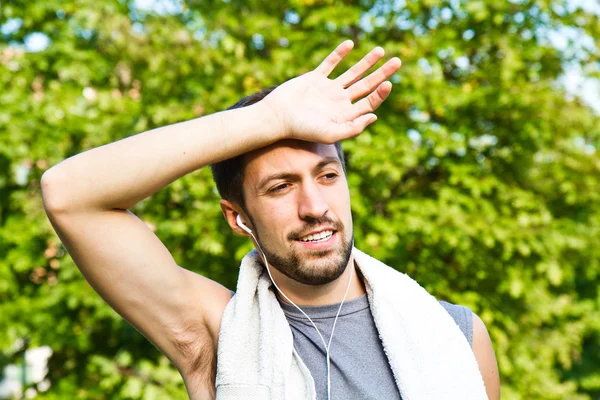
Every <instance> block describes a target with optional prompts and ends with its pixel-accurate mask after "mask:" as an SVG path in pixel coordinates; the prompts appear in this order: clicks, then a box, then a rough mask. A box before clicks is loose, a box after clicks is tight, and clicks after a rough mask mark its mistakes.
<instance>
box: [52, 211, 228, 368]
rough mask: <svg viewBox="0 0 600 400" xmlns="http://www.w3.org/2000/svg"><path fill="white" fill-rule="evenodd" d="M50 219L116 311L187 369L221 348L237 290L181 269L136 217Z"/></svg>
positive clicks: (107, 214)
mask: <svg viewBox="0 0 600 400" xmlns="http://www.w3.org/2000/svg"><path fill="white" fill-rule="evenodd" d="M48 215H49V217H50V220H51V222H52V224H53V225H54V227H55V229H56V231H57V233H58V234H59V236H60V238H61V240H62V241H63V243H64V244H65V246H66V248H67V249H68V251H69V253H70V255H71V257H72V258H73V260H74V261H75V263H76V264H77V266H78V267H79V269H80V270H81V272H82V273H83V275H84V276H85V278H86V279H87V280H88V282H89V283H90V284H91V285H92V287H93V288H94V289H95V290H96V291H97V292H98V293H99V294H100V296H102V298H103V299H104V300H105V301H106V302H107V303H108V304H109V305H110V306H111V307H112V308H113V309H115V310H116V311H117V312H118V313H119V314H121V315H122V316H123V317H124V318H125V319H126V320H127V321H128V322H130V323H131V324H132V325H133V326H134V327H135V328H136V329H138V330H139V331H140V332H141V333H142V334H143V335H144V336H146V337H147V338H148V339H149V340H150V341H152V342H153V343H154V344H155V345H156V346H157V347H158V348H159V349H160V350H161V351H162V352H163V353H164V354H165V355H167V357H169V358H170V359H171V361H173V363H174V364H175V366H176V367H177V368H179V369H180V370H182V369H183V370H187V369H189V368H190V367H191V366H197V365H198V363H199V362H200V363H202V360H198V359H197V358H198V357H206V356H207V354H206V350H207V348H206V347H207V346H210V350H213V349H214V347H215V346H214V344H215V343H216V335H217V333H218V329H219V324H220V317H221V315H222V313H223V310H224V309H225V306H226V304H227V302H228V301H229V299H230V298H231V293H230V292H229V290H227V289H226V288H225V287H223V286H221V285H219V284H218V283H216V282H214V281H211V280H209V279H207V278H205V277H202V276H200V275H198V274H195V273H193V272H190V271H187V270H185V269H183V268H181V267H179V266H178V265H177V264H176V263H175V260H174V259H173V257H172V256H171V254H170V253H169V251H168V250H167V249H166V247H165V246H164V245H163V244H162V242H161V241H160V240H159V239H158V237H157V236H156V235H155V234H154V233H153V232H152V231H151V230H150V229H149V228H148V227H147V226H146V224H145V223H144V222H143V221H141V220H140V219H139V218H137V217H136V216H135V215H133V214H132V213H130V212H129V211H126V210H106V211H89V212H88V211H86V212H73V213H67V212H63V213H51V212H49V213H48ZM201 347H202V348H201Z"/></svg>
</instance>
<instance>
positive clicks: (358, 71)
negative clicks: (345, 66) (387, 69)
mask: <svg viewBox="0 0 600 400" xmlns="http://www.w3.org/2000/svg"><path fill="white" fill-rule="evenodd" d="M384 54H385V51H384V50H383V49H382V48H381V47H375V48H374V49H373V50H371V51H370V52H369V53H368V54H367V55H366V56H364V57H363V58H362V60H360V61H359V62H357V63H356V64H354V65H353V66H352V67H351V68H350V69H349V70H348V71H346V72H344V73H343V74H342V75H340V76H338V77H337V78H336V79H335V82H337V83H339V84H340V85H342V86H343V87H344V89H345V88H347V87H348V86H350V85H352V84H353V83H354V82H356V81H358V80H359V79H360V78H361V77H362V76H363V75H364V73H365V72H367V71H368V70H369V69H371V67H372V66H373V65H375V64H377V63H378V62H379V60H381V57H383V55H384Z"/></svg>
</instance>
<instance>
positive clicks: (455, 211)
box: [0, 0, 600, 400]
mask: <svg viewBox="0 0 600 400" xmlns="http://www.w3.org/2000/svg"><path fill="white" fill-rule="evenodd" d="M0 9H1V10H0V369H3V368H4V367H6V366H9V365H10V366H9V367H7V368H6V369H4V371H5V372H4V376H3V380H2V382H3V383H2V384H0V389H2V387H3V388H4V389H2V390H4V391H5V393H7V391H9V389H7V387H8V386H7V385H9V383H10V382H13V383H14V381H17V382H19V381H20V380H21V379H22V378H23V377H22V376H21V375H20V374H22V368H23V366H24V365H23V360H24V359H26V355H27V354H32V353H31V352H29V353H24V350H25V349H26V348H29V349H38V350H39V349H40V348H41V349H46V352H47V353H48V350H51V356H50V358H49V360H48V368H47V374H46V372H45V371H41V372H40V371H37V372H35V371H32V367H31V366H29V367H27V368H25V372H26V375H27V376H26V379H25V380H26V388H24V389H27V390H28V391H27V393H28V394H29V395H31V396H34V395H36V393H37V396H38V398H42V399H166V398H173V399H178V398H185V397H186V394H185V389H184V386H183V383H182V380H181V378H180V377H179V374H178V373H177V371H176V370H174V369H173V368H172V367H171V366H170V364H169V362H168V360H167V359H166V358H165V357H163V356H161V355H160V353H159V352H158V351H157V350H156V349H155V348H154V347H153V346H152V345H151V344H149V342H147V341H146V340H145V339H144V338H143V337H142V336H141V335H140V334H139V333H138V332H137V331H135V330H134V329H133V328H132V327H131V326H129V325H128V324H127V323H126V322H124V321H123V320H122V319H121V318H120V317H119V316H118V315H116V314H115V313H114V312H113V311H111V310H110V309H109V308H108V306H106V305H105V304H104V303H103V302H102V300H101V299H100V298H99V296H98V295H96V294H95V293H94V292H93V291H92V290H91V288H90V287H89V286H88V284H87V283H86V282H85V281H84V280H83V279H82V277H81V275H80V274H79V272H78V271H77V269H76V267H75V265H74V264H73V261H72V260H71V259H70V258H69V256H68V254H66V252H65V250H64V248H63V246H62V245H61V243H60V241H59V240H58V238H57V236H56V235H55V234H54V232H53V230H52V228H51V226H50V224H49V222H48V221H47V219H46V216H45V214H44V211H43V208H42V203H41V197H40V185H39V180H40V177H41V175H42V173H43V172H44V171H45V170H46V169H48V168H49V167H50V166H52V165H54V164H56V163H58V162H60V161H61V160H63V159H65V158H67V157H69V156H72V155H74V154H77V153H79V152H82V151H84V150H86V149H90V148H92V147H95V146H99V145H102V144H106V143H109V142H111V141H114V140H117V139H120V138H123V137H126V136H129V135H132V134H135V133H139V132H142V131H145V130H148V129H151V128H154V127H158V126H162V125H166V124H171V123H175V122H178V121H182V120H187V119H191V118H195V117H198V116H201V115H205V114H208V113H212V112H215V111H218V110H222V109H223V108H225V107H228V106H230V105H231V104H233V103H234V102H235V101H236V100H237V99H238V98H240V97H241V96H244V95H248V94H250V93H253V92H255V91H257V90H260V89H261V88H264V87H267V86H270V85H273V84H278V83H281V82H283V81H285V80H287V79H289V78H291V77H294V76H296V75H298V74H301V73H303V72H306V71H308V70H310V69H312V68H314V67H315V66H316V65H318V63H319V62H320V60H322V59H323V58H324V57H325V56H326V54H328V53H329V52H330V51H331V50H332V49H333V48H334V47H335V46H336V45H337V44H338V43H340V42H341V41H343V40H344V39H347V38H351V39H353V40H354V41H355V43H356V46H355V50H354V51H353V52H352V53H351V55H350V56H348V59H347V60H346V61H345V63H344V65H343V66H342V67H340V68H338V70H336V72H334V75H335V74H339V73H340V72H341V71H342V69H343V68H345V67H348V66H349V65H351V64H352V63H353V62H355V61H357V60H358V59H359V58H360V57H361V56H362V55H363V54H364V53H365V52H367V51H368V50H370V49H371V48H372V47H374V46H376V45H380V46H382V47H384V49H385V50H386V52H387V56H388V57H391V56H393V55H398V56H399V57H400V58H401V59H402V61H403V67H402V69H401V70H400V72H399V73H398V74H397V75H395V76H394V77H393V78H392V81H393V82H394V84H395V85H394V89H393V92H392V94H391V96H390V98H389V99H388V100H387V102H386V103H384V105H383V106H382V107H381V109H380V110H379V112H378V115H379V121H378V122H377V123H376V124H375V125H373V126H371V127H369V128H368V130H367V131H366V132H364V133H363V134H362V135H361V136H360V137H358V138H357V139H355V140H352V141H348V142H345V143H344V144H343V145H344V149H345V151H346V153H347V157H348V165H349V170H348V176H349V181H350V185H351V193H352V201H353V203H352V209H353V213H354V217H355V229H356V243H357V246H358V247H359V248H361V249H362V250H364V251H366V252H368V253H370V254H372V255H374V256H376V257H378V258H379V259H381V260H383V261H384V262H386V263H388V264H390V265H392V266H394V267H395V268H397V269H398V270H400V271H403V272H407V273H408V274H410V275H411V276H412V277H414V278H415V279H417V280H418V281H419V282H420V283H421V284H422V285H424V286H425V287H426V288H427V289H428V290H430V291H431V292H432V293H433V294H434V295H436V296H437V297H438V298H441V299H446V300H449V301H451V302H454V303H458V304H463V305H466V306H468V307H470V308H471V309H472V310H473V311H474V312H476V313H478V314H479V315H480V316H481V318H482V319H483V320H484V322H485V323H486V324H487V326H488V329H489V331H490V334H491V337H492V340H493V343H494V347H495V351H496V355H497V358H498V363H499V367H500V373H501V380H502V394H503V399H507V400H512V399H582V400H583V399H600V291H599V290H598V282H599V275H600V244H599V243H600V151H599V150H600V147H599V146H600V116H599V115H600V104H599V103H596V105H595V106H594V104H593V101H595V100H594V99H596V100H597V99H598V98H599V97H595V94H598V93H600V86H599V85H598V82H599V80H598V78H600V40H599V39H600V17H599V15H600V5H599V3H598V2H597V0H581V1H564V0H511V1H503V0H471V1H466V0H449V1H443V0H395V1H385V0H380V1H373V0H360V1H350V0H348V1H333V0H295V1H289V2H282V1H275V0H268V1H267V0H262V1H261V0H249V1H238V0H226V1H216V0H215V1H199V0H189V1H172V0H144V1H142V0H135V1H133V0H93V1H92V0H60V1H58V0H45V1H26V0H12V1H10V0H9V1H6V0H0ZM579 83H582V84H583V85H582V86H581V87H578V84H579ZM586 98H587V99H588V101H587V102H586V101H585V99H586ZM599 101H600V100H599ZM590 102H592V103H590ZM115 179H119V177H118V176H115ZM218 200H219V197H218V195H217V193H216V190H215V187H214V184H213V183H212V180H211V177H210V172H209V170H208V169H203V170H199V171H196V172H194V173H192V174H190V175H188V176H186V177H184V178H182V179H180V180H178V181H176V182H175V183H173V184H172V185H170V186H169V187H167V188H166V189H164V190H162V191H161V192H159V193H157V194H156V195H154V196H153V197H151V198H149V199H147V200H145V201H143V202H141V203H140V204H138V205H137V206H136V207H135V208H134V209H133V211H134V212H135V213H136V214H137V215H139V216H140V217H142V218H143V219H144V220H145V221H146V222H147V223H148V225H149V226H151V227H152V228H153V229H154V230H155V231H156V234H157V235H158V236H159V237H160V238H161V239H162V240H163V242H164V243H165V244H166V245H167V247H168V248H169V249H170V250H171V252H172V253H173V255H174V257H175V259H176V261H177V262H178V263H179V264H180V265H182V266H184V267H186V268H189V269H191V270H194V271H197V272H198V273H201V274H203V275H205V276H208V277H210V278H212V279H215V280H217V281H219V282H222V283H223V284H225V285H227V286H228V287H230V288H232V289H233V288H235V282H236V278H237V269H238V263H239V260H240V259H241V257H242V256H243V254H245V253H246V252H247V251H248V250H249V249H250V248H251V243H250V242H249V241H247V240H245V239H243V238H239V237H234V236H233V235H232V234H231V232H230V229H229V228H228V227H227V226H226V224H225V222H224V220H223V218H222V216H221V212H220V209H219V205H218ZM156 290H161V288H156ZM44 346H48V347H44ZM46 356H47V355H46ZM19 371H21V372H19ZM36 374H37V375H36ZM33 375H36V376H37V377H34V376H33ZM40 376H41V377H40ZM11 377H12V378H11ZM0 379H2V378H0ZM40 381H41V382H40ZM2 385H4V386H2ZM4 396H8V395H7V394H4ZM17 396H19V395H17Z"/></svg>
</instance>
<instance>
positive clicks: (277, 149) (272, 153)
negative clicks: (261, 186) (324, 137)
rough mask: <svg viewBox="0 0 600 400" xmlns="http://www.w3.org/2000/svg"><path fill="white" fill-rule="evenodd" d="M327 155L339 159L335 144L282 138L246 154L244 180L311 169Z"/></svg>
mask: <svg viewBox="0 0 600 400" xmlns="http://www.w3.org/2000/svg"><path fill="white" fill-rule="evenodd" d="M327 157H335V158H336V159H338V160H339V157H338V154H337V151H336V148H335V145H333V144H322V143H313V142H304V141H300V140H282V141H279V142H276V143H274V144H272V145H270V146H267V147H264V148H261V149H258V150H255V151H252V152H250V153H248V154H246V155H245V156H244V163H245V166H246V167H245V174H244V175H245V176H244V181H245V183H250V184H251V181H254V182H258V181H259V180H260V179H262V178H263V177H265V176H267V175H270V174H273V173H279V172H285V173H302V172H305V171H310V170H311V169H312V168H313V167H315V166H316V165H317V164H318V163H319V162H320V161H322V160H323V159H324V158H327Z"/></svg>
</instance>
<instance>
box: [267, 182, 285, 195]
mask: <svg viewBox="0 0 600 400" xmlns="http://www.w3.org/2000/svg"><path fill="white" fill-rule="evenodd" d="M288 187H290V184H289V183H282V184H281V185H277V186H274V187H272V188H271V189H269V193H279V192H283V191H284V190H285V189H287V188H288Z"/></svg>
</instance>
